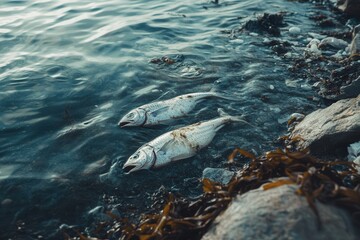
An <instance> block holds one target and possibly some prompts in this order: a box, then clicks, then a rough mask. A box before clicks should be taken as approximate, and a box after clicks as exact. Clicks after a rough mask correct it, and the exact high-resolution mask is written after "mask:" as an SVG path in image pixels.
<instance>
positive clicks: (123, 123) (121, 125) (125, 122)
mask: <svg viewBox="0 0 360 240" xmlns="http://www.w3.org/2000/svg"><path fill="white" fill-rule="evenodd" d="M130 123H131V122H127V121H123V122H122V121H120V122H119V123H118V125H119V126H120V127H125V126H126V125H128V124H130Z"/></svg>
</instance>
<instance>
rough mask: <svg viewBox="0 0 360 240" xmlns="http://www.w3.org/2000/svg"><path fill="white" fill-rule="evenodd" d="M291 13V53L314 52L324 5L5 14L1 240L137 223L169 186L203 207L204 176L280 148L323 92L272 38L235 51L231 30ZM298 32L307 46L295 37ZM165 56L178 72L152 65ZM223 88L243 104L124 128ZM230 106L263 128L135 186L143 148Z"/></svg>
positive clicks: (224, 135) (68, 1) (99, 5)
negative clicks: (134, 117)
mask: <svg viewBox="0 0 360 240" xmlns="http://www.w3.org/2000/svg"><path fill="white" fill-rule="evenodd" d="M280 11H284V12H287V13H288V14H287V15H285V20H284V21H285V23H286V24H287V26H284V27H283V28H282V35H283V38H285V39H287V40H288V41H291V42H293V43H294V44H296V43H297V42H298V43H301V42H306V41H307V40H306V38H307V36H306V34H305V33H306V32H308V31H315V32H316V31H317V30H316V26H314V23H313V22H311V21H310V20H309V19H308V16H309V14H311V13H313V12H314V11H318V9H317V8H316V7H315V6H314V5H311V4H307V3H303V4H301V3H296V2H286V1H282V0H276V1H269V0H268V1H253V0H246V1H230V0H228V1H221V4H219V5H216V4H212V3H210V2H207V1H190V0H184V1H177V3H171V2H169V1H165V0H157V1H151V2H149V1H144V0H136V1H121V0H118V1H116V0H108V1H98V2H93V1H73V0H61V1H60V0H59V1H52V0H37V1H36V0H32V1H22V0H6V1H4V3H2V4H1V6H0V54H1V56H2V57H1V59H2V61H1V62H0V87H1V92H0V146H1V148H0V202H2V203H1V206H0V215H1V220H0V233H1V234H0V236H1V239H7V238H10V237H11V238H15V237H28V238H27V239H31V238H38V237H39V236H43V237H45V238H58V237H59V236H61V234H60V235H59V232H58V229H59V227H60V226H61V225H62V224H67V225H77V226H85V225H87V224H89V222H91V221H93V220H94V219H93V217H94V214H93V215H91V214H90V215H91V216H89V214H88V212H89V211H90V210H91V209H94V208H95V207H96V206H103V207H104V208H106V209H112V208H116V209H117V211H118V213H119V215H120V216H129V215H130V216H131V214H137V213H138V212H140V211H141V212H142V211H144V210H146V208H147V207H148V206H149V205H148V203H149V202H150V200H151V195H152V194H153V193H154V192H156V191H157V190H158V189H159V188H160V187H161V186H165V187H166V188H167V189H169V190H172V191H178V192H180V193H183V194H185V195H187V196H195V195H196V194H198V193H199V192H200V190H201V189H200V187H199V186H200V183H199V181H198V179H199V178H200V177H201V174H202V171H203V169H204V168H206V167H223V166H224V165H226V156H227V155H228V154H229V153H230V152H231V151H232V149H233V148H234V147H237V146H239V147H241V148H243V149H247V150H249V151H253V152H255V153H258V154H260V153H262V152H264V151H266V150H269V149H271V148H273V147H274V146H275V145H276V144H275V143H274V140H275V139H276V138H277V137H278V136H280V135H282V134H285V133H286V123H285V122H286V120H287V118H288V117H289V115H290V114H291V113H293V112H302V113H308V112H310V111H312V110H314V109H316V108H317V102H314V101H312V100H310V99H309V96H312V95H313V94H314V93H313V91H312V89H311V86H310V85H309V84H308V83H307V81H306V79H294V78H293V76H292V75H290V74H289V72H288V70H287V69H288V67H289V63H288V62H287V61H285V60H283V59H281V58H279V57H277V56H276V55H275V54H274V53H273V52H272V51H271V50H270V49H269V47H266V46H264V45H263V44H262V42H263V41H264V39H265V36H262V35H254V34H248V33H244V34H238V35H237V38H233V37H230V36H229V35H228V34H225V33H223V32H222V30H226V29H228V30H231V29H233V28H236V27H239V26H240V24H241V23H244V22H245V21H246V20H248V19H251V18H253V17H254V15H253V14H254V13H262V12H272V13H275V12H280ZM291 26H299V27H301V29H302V32H303V34H302V35H300V36H297V37H293V36H290V35H289V34H288V32H287V29H288V28H289V27H291ZM267 38H270V39H273V38H274V37H267ZM162 56H168V57H170V58H172V59H175V60H176V62H175V63H174V64H165V63H162V64H156V63H151V59H153V58H161V57H162ZM210 89H215V90H217V91H220V92H222V93H224V94H227V95H229V96H231V97H233V98H234V101H228V100H223V99H210V100H207V101H205V102H203V103H201V104H199V105H198V106H197V107H196V109H195V110H194V111H193V112H192V113H191V115H190V116H188V117H186V118H184V119H182V120H179V121H176V122H174V123H172V124H171V125H170V126H161V127H154V128H146V129H145V128H132V129H130V128H128V129H120V128H118V127H117V122H118V120H119V119H120V117H121V116H123V115H124V114H125V113H126V112H127V111H129V110H131V109H132V108H134V107H137V106H139V105H142V104H145V103H148V102H151V101H154V100H157V99H167V98H171V97H174V96H176V95H179V94H185V93H189V92H198V91H209V90H210ZM219 107H222V108H224V110H225V111H226V112H228V113H230V114H232V115H243V116H244V117H245V119H246V120H247V121H248V122H250V123H251V124H252V125H254V126H255V127H249V126H248V125H245V124H238V125H229V126H227V127H225V128H223V129H222V130H220V131H219V133H218V134H217V136H216V137H215V139H214V141H213V142H212V143H211V144H210V145H209V146H208V147H207V148H205V149H203V150H202V151H200V152H199V154H198V155H197V156H195V157H192V158H190V159H187V160H182V161H179V162H177V163H174V164H172V165H168V166H166V167H163V168H161V169H156V170H152V171H141V172H137V173H135V174H131V175H124V173H123V172H122V170H121V166H122V164H123V163H124V162H125V161H126V159H127V157H128V156H129V155H131V154H132V153H133V152H134V151H135V150H136V149H137V148H138V147H140V146H141V145H142V144H144V143H146V142H148V141H150V140H152V139H153V138H155V137H156V136H158V135H160V134H162V133H164V132H166V131H168V130H171V129H175V128H178V127H180V126H184V125H186V124H191V123H194V122H197V121H200V120H206V119H210V118H213V117H217V116H218V113H217V108H219ZM111 166H112V167H111ZM95 215H96V214H95ZM96 216H98V215H96ZM95 220H96V219H95ZM63 226H64V225H63Z"/></svg>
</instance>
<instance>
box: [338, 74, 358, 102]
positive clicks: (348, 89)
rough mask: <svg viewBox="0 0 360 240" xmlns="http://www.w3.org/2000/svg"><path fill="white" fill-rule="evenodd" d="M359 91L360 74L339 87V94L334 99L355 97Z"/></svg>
mask: <svg viewBox="0 0 360 240" xmlns="http://www.w3.org/2000/svg"><path fill="white" fill-rule="evenodd" d="M359 93H360V76H359V77H358V78H357V79H355V80H353V81H352V82H351V83H350V84H349V85H346V86H342V87H340V94H339V95H338V96H336V99H343V98H351V97H355V96H356V95H357V94H359Z"/></svg>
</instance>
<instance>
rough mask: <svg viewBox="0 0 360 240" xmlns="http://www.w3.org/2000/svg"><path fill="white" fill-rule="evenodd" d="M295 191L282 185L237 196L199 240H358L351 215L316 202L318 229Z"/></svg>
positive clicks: (303, 200) (305, 202) (293, 186)
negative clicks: (319, 219) (320, 225)
mask: <svg viewBox="0 0 360 240" xmlns="http://www.w3.org/2000/svg"><path fill="white" fill-rule="evenodd" d="M296 188H297V187H296V186H295V185H284V186H281V187H277V188H272V189H270V190H267V191H263V190H262V189H256V190H253V191H250V192H248V193H246V194H244V195H241V196H238V197H237V198H236V199H235V200H234V201H233V202H232V203H231V204H230V206H229V208H228V209H227V210H226V211H225V212H224V213H223V214H221V215H220V216H218V217H217V218H216V219H215V221H214V222H213V224H212V225H211V226H210V229H209V230H208V232H207V233H206V234H205V235H204V236H203V238H202V239H203V240H215V239H222V240H226V239H229V240H236V239H263V240H267V239H272V240H275V239H297V240H302V239H304V240H305V239H306V240H307V239H317V240H322V239H324V240H332V239H334V240H337V239H348V240H351V239H354V240H355V239H358V237H359V235H357V234H359V233H358V232H356V231H357V230H356V229H355V228H354V226H353V223H352V220H351V216H350V214H348V213H347V212H346V211H345V210H343V209H340V208H337V207H335V206H332V205H326V204H322V203H320V202H317V203H316V206H317V209H318V211H319V215H320V218H321V221H322V228H321V229H319V228H318V226H317V224H316V223H317V222H316V221H317V219H316V216H315V214H314V212H313V211H312V210H311V208H310V207H309V205H308V203H307V201H306V198H305V197H302V196H298V195H296V194H295V190H296Z"/></svg>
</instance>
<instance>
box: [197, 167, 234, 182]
mask: <svg viewBox="0 0 360 240" xmlns="http://www.w3.org/2000/svg"><path fill="white" fill-rule="evenodd" d="M234 174H235V173H234V172H231V171H228V170H226V169H223V168H205V169H204V171H203V175H202V178H208V179H210V180H211V181H212V182H217V183H221V184H222V185H226V184H228V183H229V182H230V180H231V179H232V177H233V176H234Z"/></svg>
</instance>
